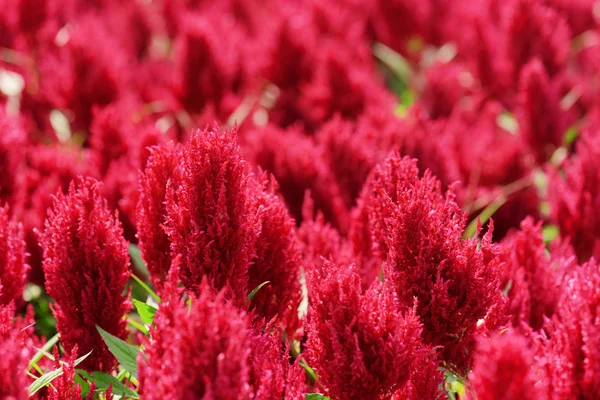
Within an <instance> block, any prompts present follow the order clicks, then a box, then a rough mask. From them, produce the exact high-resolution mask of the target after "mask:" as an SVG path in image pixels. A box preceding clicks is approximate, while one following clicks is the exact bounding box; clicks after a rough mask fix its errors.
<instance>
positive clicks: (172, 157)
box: [136, 145, 177, 287]
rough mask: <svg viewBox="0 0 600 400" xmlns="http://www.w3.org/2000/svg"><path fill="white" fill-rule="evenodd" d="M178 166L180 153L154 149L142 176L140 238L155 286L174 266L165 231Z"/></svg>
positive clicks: (160, 148) (138, 205)
mask: <svg viewBox="0 0 600 400" xmlns="http://www.w3.org/2000/svg"><path fill="white" fill-rule="evenodd" d="M176 166H177V151H176V150H175V149H172V148H170V147H169V146H167V145H161V146H156V147H152V148H151V150H150V157H149V158H148V161H147V164H146V169H145V170H144V173H142V174H141V175H140V182H139V188H140V190H139V199H138V204H137V216H136V219H137V230H138V232H137V237H138V240H139V242H138V244H139V247H140V250H141V252H142V258H143V259H144V261H145V262H146V265H147V267H148V271H149V272H150V276H151V278H152V281H153V282H154V284H155V285H157V287H158V286H160V283H161V281H164V280H165V279H166V277H167V274H168V272H169V268H170V267H171V249H170V246H171V244H170V242H169V238H168V237H167V234H166V233H165V231H164V229H163V224H164V223H165V217H166V205H165V198H166V194H167V184H168V182H169V180H170V179H171V178H172V176H173V171H174V170H175V167H176Z"/></svg>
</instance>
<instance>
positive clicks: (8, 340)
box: [0, 304, 32, 400]
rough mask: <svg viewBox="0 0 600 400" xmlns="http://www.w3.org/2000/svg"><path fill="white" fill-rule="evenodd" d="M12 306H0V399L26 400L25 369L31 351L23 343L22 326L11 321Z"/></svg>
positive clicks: (27, 395)
mask: <svg viewBox="0 0 600 400" xmlns="http://www.w3.org/2000/svg"><path fill="white" fill-rule="evenodd" d="M14 315H15V309H14V306H13V305H12V304H9V305H2V304H0V398H2V399H11V400H13V399H14V400H26V399H28V398H29V394H28V392H27V387H28V379H27V368H28V364H29V357H30V356H31V355H32V354H31V350H30V349H28V348H27V346H26V343H25V341H24V337H23V335H24V333H23V331H22V328H23V327H22V326H20V325H21V324H19V323H15V322H14V321H13V319H14Z"/></svg>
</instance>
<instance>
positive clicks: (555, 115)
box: [518, 58, 569, 164]
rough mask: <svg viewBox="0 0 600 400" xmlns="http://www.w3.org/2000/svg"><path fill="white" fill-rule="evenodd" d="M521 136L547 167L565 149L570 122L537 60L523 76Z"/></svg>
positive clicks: (533, 61)
mask: <svg viewBox="0 0 600 400" xmlns="http://www.w3.org/2000/svg"><path fill="white" fill-rule="evenodd" d="M519 86H520V102H521V107H520V108H519V109H518V110H519V111H520V113H519V115H518V118H519V126H520V134H521V135H522V137H523V139H524V140H525V143H526V144H527V145H528V146H529V149H530V151H531V152H532V153H533V154H534V155H535V156H536V160H537V162H538V163H540V164H543V163H544V162H545V161H546V160H548V159H549V158H550V156H552V153H553V152H554V150H556V148H557V147H559V146H560V145H562V143H563V137H564V135H565V132H566V130H567V128H568V125H569V120H568V119H567V116H565V113H564V111H563V110H561V108H560V97H559V95H560V94H559V93H558V92H557V91H556V89H555V88H554V87H552V86H551V85H550V80H549V77H548V74H547V73H546V70H545V69H544V65H543V64H542V62H541V61H540V60H539V59H537V58H535V59H533V60H532V61H530V62H529V63H528V64H527V65H525V66H524V67H523V70H522V71H521V76H520V85H519Z"/></svg>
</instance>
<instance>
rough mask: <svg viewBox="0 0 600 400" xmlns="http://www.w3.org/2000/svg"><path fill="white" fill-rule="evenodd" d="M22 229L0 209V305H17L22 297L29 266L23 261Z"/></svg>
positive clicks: (5, 210)
mask: <svg viewBox="0 0 600 400" xmlns="http://www.w3.org/2000/svg"><path fill="white" fill-rule="evenodd" d="M26 256H27V253H26V246H25V241H24V240H23V227H22V226H21V224H20V223H17V222H16V221H14V220H12V219H11V218H9V216H8V206H4V207H0V305H7V304H9V303H11V302H15V303H19V302H20V301H21V299H22V296H23V289H24V288H25V281H26V279H27V271H28V270H29V265H27V263H26V261H25V257H26Z"/></svg>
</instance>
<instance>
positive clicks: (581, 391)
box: [545, 259, 600, 399]
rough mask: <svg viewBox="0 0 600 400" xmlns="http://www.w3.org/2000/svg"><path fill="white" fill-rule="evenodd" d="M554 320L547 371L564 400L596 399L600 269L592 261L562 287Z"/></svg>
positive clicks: (549, 327)
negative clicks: (562, 291) (561, 294)
mask: <svg viewBox="0 0 600 400" xmlns="http://www.w3.org/2000/svg"><path fill="white" fill-rule="evenodd" d="M563 290H564V293H563V296H562V298H561V300H560V302H559V304H558V306H557V308H556V314H555V317H554V318H553V319H552V321H551V322H550V323H548V324H547V330H548V336H549V339H548V340H547V341H546V343H545V344H546V354H545V356H546V359H545V361H546V364H545V366H546V368H547V371H548V375H549V381H550V385H551V391H552V393H553V394H554V395H555V396H556V398H561V399H575V398H577V399H594V398H595V397H596V395H597V394H598V393H600V368H599V365H600V364H599V363H598V360H600V320H599V318H598V310H599V309H600V267H598V264H596V262H595V261H594V260H593V259H592V260H590V261H589V262H587V263H585V264H584V265H582V266H581V267H576V268H574V269H573V270H572V271H571V273H570V274H569V277H568V279H566V280H565V282H564V284H563Z"/></svg>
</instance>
